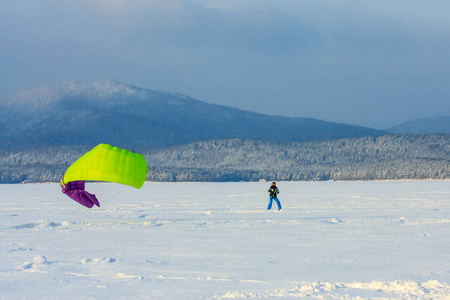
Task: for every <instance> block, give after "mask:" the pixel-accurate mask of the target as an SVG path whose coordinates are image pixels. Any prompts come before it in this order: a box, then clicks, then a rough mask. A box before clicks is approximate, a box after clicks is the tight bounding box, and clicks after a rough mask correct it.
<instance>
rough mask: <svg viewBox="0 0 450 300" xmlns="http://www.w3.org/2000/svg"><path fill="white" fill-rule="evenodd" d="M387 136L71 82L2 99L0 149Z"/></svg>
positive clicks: (147, 92)
mask: <svg viewBox="0 0 450 300" xmlns="http://www.w3.org/2000/svg"><path fill="white" fill-rule="evenodd" d="M385 134H387V133H386V132H385V131H381V130H376V129H372V128H366V127H361V126H354V125H347V124H340V123H331V122H326V121H321V120H316V119H311V118H291V117H282V116H273V115H264V114H259V113H254V112H249V111H243V110H239V109H236V108H231V107H226V106H221V105H215V104H208V103H205V102H202V101H199V100H196V99H193V98H191V97H189V96H185V95H181V94H177V93H171V92H161V91H154V90H148V89H142V88H138V87H134V86H131V85H126V84H121V83H116V82H111V81H90V82H71V83H65V84H60V85H57V86H55V87H43V88H35V89H30V90H25V91H19V92H12V93H8V94H1V95H0V139H1V141H2V142H1V144H0V148H2V149H29V148H39V147H49V146H64V145H66V146H74V145H76V146H93V145H96V144H98V143H100V142H102V143H109V144H112V145H115V146H118V147H123V148H131V149H152V148H162V147H168V146H174V145H182V144H188V143H192V142H197V141H205V140H213V139H223V138H245V139H254V140H261V141H275V142H294V141H295V142H306V141H315V140H330V139H339V138H348V137H364V136H380V135H385Z"/></svg>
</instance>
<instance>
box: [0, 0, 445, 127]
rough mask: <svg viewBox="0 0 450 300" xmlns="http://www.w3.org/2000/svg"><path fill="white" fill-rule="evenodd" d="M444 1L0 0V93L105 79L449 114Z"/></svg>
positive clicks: (297, 113) (224, 101)
mask: <svg viewBox="0 0 450 300" xmlns="http://www.w3.org/2000/svg"><path fill="white" fill-rule="evenodd" d="M449 11H450V1H447V0H434V1H422V0H396V1H391V0H389V1H385V0H377V1H358V0H336V1H334V0H333V1H322V0H314V1H306V0H292V1H285V0H246V1H242V0H228V1H225V0H218V1H215V0H208V1H206V0H205V1H201V0H164V1H160V0H73V1H70V0H39V1H36V0H1V1H0V92H11V91H16V90H22V89H28V88H33V87H40V86H52V85H56V84H60V83H63V82H69V81H86V80H112V81H117V82H121V83H126V84H131V85H135V86H138V87H141V88H148V89H154V90H162V91H171V92H178V93H182V94H186V95H189V96H191V97H194V98H196V99H199V100H202V101H204V102H208V103H214V104H220V105H226V106H231V107H235V108H239V109H243V110H248V111H254V112H259V113H263V114H270V115H282V116H292V117H309V118H316V119H321V120H326V121H332V122H339V123H348V124H356V125H362V126H368V127H373V128H378V129H385V128H388V127H390V126H394V125H398V124H400V123H403V122H407V121H410V120H413V119H418V118H425V117H432V116H442V115H444V116H450V18H448V12H449Z"/></svg>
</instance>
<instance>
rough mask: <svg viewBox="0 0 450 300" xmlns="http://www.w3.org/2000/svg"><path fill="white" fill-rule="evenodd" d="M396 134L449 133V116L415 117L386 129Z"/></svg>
mask: <svg viewBox="0 0 450 300" xmlns="http://www.w3.org/2000/svg"><path fill="white" fill-rule="evenodd" d="M386 131H387V132H391V133H396V134H433V133H450V117H447V116H437V117H430V118H423V119H417V120H413V121H410V122H406V123H403V124H400V125H397V126H393V127H390V128H388V129H386Z"/></svg>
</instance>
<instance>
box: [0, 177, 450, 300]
mask: <svg viewBox="0 0 450 300" xmlns="http://www.w3.org/2000/svg"><path fill="white" fill-rule="evenodd" d="M269 185H270V183H269V182H266V183H247V182H240V183H151V182H147V183H145V184H144V187H143V188H142V189H140V190H136V189H133V188H130V187H127V186H123V185H119V184H107V183H88V184H87V185H86V189H87V190H88V191H90V192H93V193H95V194H96V195H97V197H98V198H99V201H100V204H101V208H100V209H99V208H93V209H91V210H89V209H87V208H85V207H83V206H81V205H79V204H78V203H76V202H74V201H73V200H71V199H70V198H68V197H67V196H65V195H63V194H62V193H61V192H60V187H59V185H58V184H18V185H0V299H40V298H42V299H228V298H232V299H234V298H278V297H279V298H289V299H292V298H297V297H298V298H302V297H303V298H309V299H314V298H322V299H450V181H402V182H400V181H393V182H279V183H278V187H279V189H280V190H281V194H280V197H279V198H280V200H281V203H282V205H283V211H281V212H278V211H277V210H272V211H266V209H265V208H266V205H267V202H268V196H267V193H266V190H267V188H268V187H269Z"/></svg>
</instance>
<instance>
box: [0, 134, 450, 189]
mask: <svg viewBox="0 0 450 300" xmlns="http://www.w3.org/2000/svg"><path fill="white" fill-rule="evenodd" d="M90 149H91V148H90V147H69V146H64V147H55V148H40V149H35V150H25V151H3V152H0V182H1V183H19V182H47V181H52V182H57V181H59V180H60V178H61V176H62V174H63V172H64V171H65V169H66V168H67V167H68V166H69V165H70V164H71V163H72V162H74V161H75V160H76V159H77V158H78V157H79V156H81V155H82V154H83V153H84V152H86V151H88V150H90ZM134 150H135V151H138V152H140V153H142V154H143V155H144V156H145V158H146V161H147V165H148V175H147V179H148V180H153V181H257V180H260V179H266V180H386V179H387V180H389V179H450V136H449V135H445V134H436V135H426V136H423V135H393V136H381V137H364V138H349V139H340V140H332V141H323V142H306V143H274V142H262V141H253V140H241V139H226V140H214V141H205V142H197V143H193V144H189V145H184V146H176V147H171V148H164V149H150V150H143V149H140V150H139V149H134Z"/></svg>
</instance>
